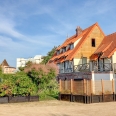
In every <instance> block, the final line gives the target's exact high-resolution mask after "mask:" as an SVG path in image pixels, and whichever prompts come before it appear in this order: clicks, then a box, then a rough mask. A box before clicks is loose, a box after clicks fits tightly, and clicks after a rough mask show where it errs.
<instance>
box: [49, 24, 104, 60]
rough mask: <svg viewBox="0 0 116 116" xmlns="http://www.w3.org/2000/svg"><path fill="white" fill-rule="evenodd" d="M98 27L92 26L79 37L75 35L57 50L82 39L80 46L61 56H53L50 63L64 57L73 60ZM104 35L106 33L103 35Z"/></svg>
mask: <svg viewBox="0 0 116 116" xmlns="http://www.w3.org/2000/svg"><path fill="white" fill-rule="evenodd" d="M96 26H98V27H99V25H98V23H95V24H93V25H92V26H90V27H88V28H86V29H84V30H83V31H82V33H81V34H80V35H78V36H76V35H73V36H72V37H70V38H68V39H67V40H66V41H65V42H64V43H63V44H62V45H61V46H59V47H58V48H57V50H60V49H61V48H63V47H66V46H67V45H69V44H70V43H74V42H75V41H77V40H78V39H80V38H81V39H80V41H79V42H78V44H77V45H76V47H75V48H74V49H72V50H69V51H66V52H64V53H61V54H59V55H56V56H53V57H52V58H51V59H50V61H54V60H55V59H59V58H61V57H63V56H67V57H66V59H65V60H72V59H73V58H74V56H75V53H76V52H77V51H78V50H79V48H80V47H81V46H82V45H83V43H84V41H85V40H86V39H87V37H88V36H89V34H90V32H91V31H92V30H93V29H94V27H96ZM99 29H100V30H101V28H100V27H99ZM101 32H102V33H103V31H102V30H101ZM103 35H104V33H103Z"/></svg>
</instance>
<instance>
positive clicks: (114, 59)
mask: <svg viewBox="0 0 116 116" xmlns="http://www.w3.org/2000/svg"><path fill="white" fill-rule="evenodd" d="M112 63H116V52H114V54H113V55H112Z"/></svg>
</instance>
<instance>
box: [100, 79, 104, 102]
mask: <svg viewBox="0 0 116 116" xmlns="http://www.w3.org/2000/svg"><path fill="white" fill-rule="evenodd" d="M101 86H102V101H103V102H104V83H103V79H101Z"/></svg>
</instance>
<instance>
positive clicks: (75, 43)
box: [74, 38, 81, 47]
mask: <svg viewBox="0 0 116 116" xmlns="http://www.w3.org/2000/svg"><path fill="white" fill-rule="evenodd" d="M80 40H81V38H79V39H78V40H77V41H76V42H74V47H75V46H76V45H77V44H78V43H79V41H80Z"/></svg>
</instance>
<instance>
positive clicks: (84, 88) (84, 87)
mask: <svg viewBox="0 0 116 116" xmlns="http://www.w3.org/2000/svg"><path fill="white" fill-rule="evenodd" d="M83 93H84V100H85V103H86V80H85V79H83Z"/></svg>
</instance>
